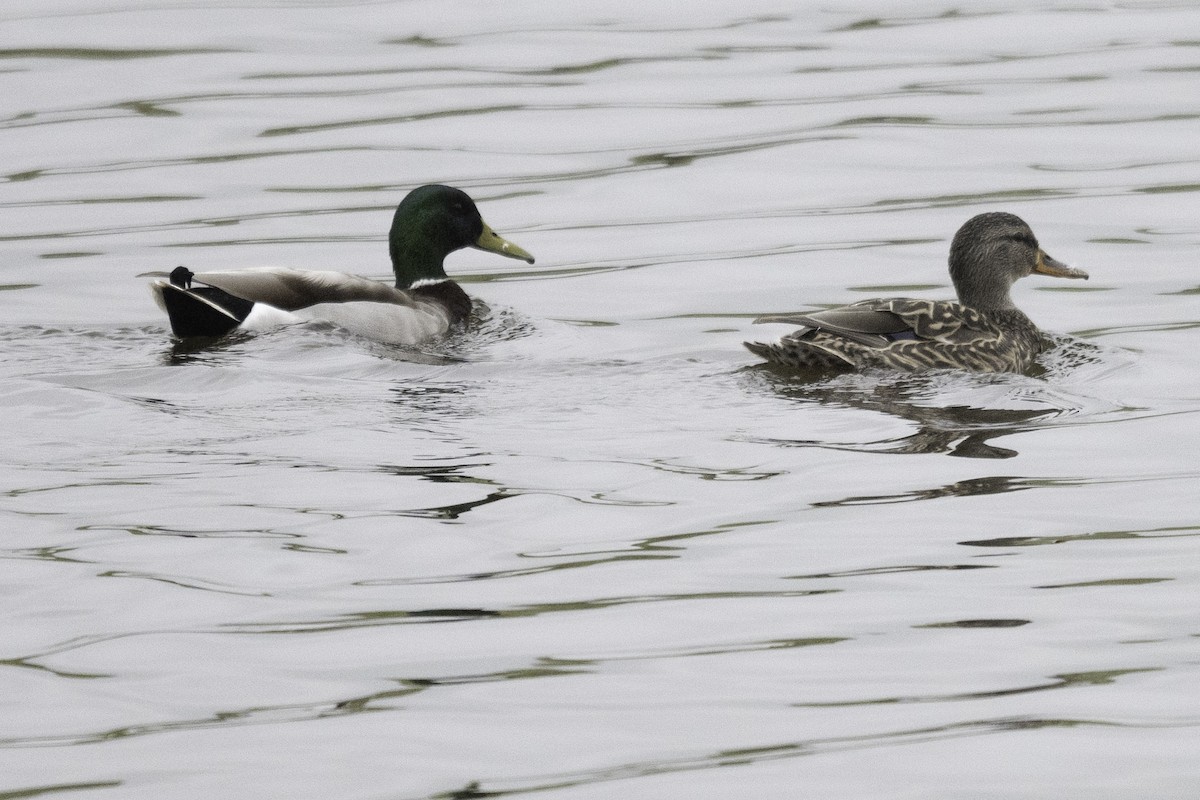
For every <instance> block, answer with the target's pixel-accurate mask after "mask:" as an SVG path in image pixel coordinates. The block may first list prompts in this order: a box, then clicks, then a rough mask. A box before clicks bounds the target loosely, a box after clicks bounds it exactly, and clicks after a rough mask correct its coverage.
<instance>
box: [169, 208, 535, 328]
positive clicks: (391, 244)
mask: <svg viewBox="0 0 1200 800" xmlns="http://www.w3.org/2000/svg"><path fill="white" fill-rule="evenodd" d="M464 247H474V248H477V249H480V250H487V251H489V252H493V253H497V254H499V255H503V256H507V257H510V258H519V259H521V260H523V261H526V262H528V263H531V264H532V263H533V256H531V255H530V254H529V253H527V252H526V251H525V250H523V249H521V248H520V247H518V246H517V245H515V244H513V243H512V242H509V241H507V240H505V239H504V238H502V237H500V236H498V235H497V234H496V233H495V232H494V231H493V230H492V229H491V228H490V227H488V225H487V224H486V223H484V221H483V219H482V218H481V216H480V214H479V210H478V209H477V208H476V206H475V203H474V201H473V200H471V198H470V197H469V196H468V195H467V194H466V193H465V192H462V191H461V190H459V189H454V188H452V187H449V186H441V185H429V186H422V187H419V188H417V189H414V190H413V191H412V192H410V193H409V194H408V196H407V197H405V198H404V200H403V201H402V202H401V203H400V205H399V207H397V209H396V214H395V217H394V218H393V221H392V228H391V231H390V233H389V236H388V249H389V252H390V254H391V259H392V270H393V272H394V273H395V275H396V282H395V285H394V286H390V285H388V284H386V283H382V282H380V281H376V280H372V279H370V278H364V277H361V276H358V275H352V274H348V273H344V272H333V271H327V270H298V269H291V268H287V267H256V268H250V269H244V270H226V271H214V272H192V271H191V270H189V269H187V268H186V267H178V268H176V269H175V270H173V271H172V272H171V274H170V277H169V279H168V280H156V281H154V282H153V283H152V284H151V287H150V288H151V291H152V293H153V294H154V297H155V300H156V301H157V302H158V304H159V306H161V307H162V308H163V309H164V310H165V311H166V313H167V316H168V319H169V320H170V322H171V331H172V333H173V334H174V335H175V336H176V337H178V338H180V339H189V338H195V337H216V336H223V335H225V334H227V333H229V332H231V331H234V330H239V329H240V330H257V329H263V328H267V327H273V326H278V325H287V324H292V323H297V322H305V321H315V320H320V321H325V322H330V323H333V324H335V325H338V326H339V327H342V328H344V329H346V330H347V331H350V332H351V333H355V334H358V335H360V336H364V337H366V338H369V339H372V340H375V341H379V342H384V343H389V344H415V343H417V342H420V341H422V340H424V339H428V338H430V337H433V336H437V335H440V334H443V333H445V332H447V331H448V330H449V329H450V328H451V327H453V326H454V325H456V324H458V323H461V322H462V321H463V320H465V319H466V318H467V317H468V316H469V315H470V313H471V308H472V301H471V298H470V297H469V296H468V295H467V293H466V292H465V291H464V290H463V289H462V287H461V286H459V285H458V284H457V283H455V282H454V281H452V280H450V278H449V277H447V275H446V272H445V268H444V266H443V261H444V259H445V257H446V256H447V255H449V254H450V253H452V252H454V251H455V250H459V249H462V248H464Z"/></svg>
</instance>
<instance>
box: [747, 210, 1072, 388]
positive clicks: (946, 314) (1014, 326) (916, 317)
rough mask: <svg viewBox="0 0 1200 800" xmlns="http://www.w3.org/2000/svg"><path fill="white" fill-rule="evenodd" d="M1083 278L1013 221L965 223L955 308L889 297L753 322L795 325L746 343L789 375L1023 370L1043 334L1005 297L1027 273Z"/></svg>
mask: <svg viewBox="0 0 1200 800" xmlns="http://www.w3.org/2000/svg"><path fill="white" fill-rule="evenodd" d="M1035 272H1036V273H1039V274H1042V275H1052V276H1055V277H1060V278H1086V277H1087V273H1085V272H1083V271H1082V270H1078V269H1074V268H1072V267H1068V266H1067V265H1065V264H1063V263H1061V262H1059V261H1056V260H1055V259H1053V258H1051V257H1050V256H1049V255H1047V254H1046V253H1045V251H1043V250H1042V249H1041V248H1040V247H1039V246H1038V243H1037V239H1036V238H1034V235H1033V231H1032V230H1030V228H1029V226H1028V225H1026V224H1025V222H1024V221H1023V220H1021V218H1020V217H1017V216H1014V215H1012V214H1006V213H1003V212H991V213H987V214H980V215H978V216H975V217H972V218H971V219H970V220H968V221H967V222H966V224H964V225H963V226H962V227H961V228H959V230H958V233H956V234H955V235H954V241H953V242H952V243H951V245H950V277H951V280H952V281H953V282H954V289H955V291H956V293H957V294H958V302H954V301H947V300H915V299H909V298H888V299H879V300H864V301H863V302H861V303H854V304H853V305H849V306H842V307H840V308H832V309H829V310H826V311H815V312H811V313H800V314H782V315H774V316H767V317H760V318H759V319H757V320H755V322H781V323H787V324H793V325H801V326H803V327H801V328H800V329H799V330H797V331H795V332H793V333H790V334H787V335H785V336H783V337H782V338H780V339H779V340H778V341H777V342H772V343H762V342H746V347H747V348H748V349H749V350H750V351H751V352H752V353H754V354H756V355H759V356H761V357H762V358H764V359H766V360H767V361H770V362H772V363H775V364H779V365H781V366H786V367H793V368H796V369H838V370H849V369H864V368H870V367H882V368H890V369H899V370H905V371H909V372H916V371H919V370H926V369H938V368H956V369H967V370H972V371H975V372H1024V371H1026V370H1027V369H1029V367H1030V366H1032V364H1033V360H1034V358H1036V357H1037V355H1038V353H1040V352H1041V351H1042V350H1043V349H1044V348H1045V346H1046V344H1045V343H1046V337H1045V336H1044V335H1043V334H1042V332H1041V331H1039V330H1038V328H1037V326H1036V325H1034V324H1033V321H1032V320H1030V319H1029V317H1027V316H1025V314H1024V313H1022V312H1021V311H1020V310H1019V309H1018V308H1017V307H1016V306H1015V305H1013V302H1012V298H1011V297H1010V296H1009V289H1010V288H1011V287H1012V284H1013V283H1014V282H1016V281H1017V280H1018V279H1020V278H1023V277H1025V276H1026V275H1030V274H1032V273H1035Z"/></svg>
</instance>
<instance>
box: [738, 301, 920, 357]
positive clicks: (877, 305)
mask: <svg viewBox="0 0 1200 800" xmlns="http://www.w3.org/2000/svg"><path fill="white" fill-rule="evenodd" d="M904 302H907V301H897V300H866V301H863V302H861V303H854V304H853V305H848V306H840V307H838V308H830V309H827V310H825V311H812V312H807V313H799V314H773V315H770V316H765V317H759V318H758V319H756V320H754V321H755V322H756V323H758V322H779V323H783V324H786V325H798V326H800V327H803V328H809V329H812V330H820V331H825V332H827V333H830V334H833V335H835V336H840V337H843V338H845V339H849V340H851V341H853V342H858V343H859V344H861V345H865V346H867V347H886V346H887V345H888V343H889V342H894V341H896V340H897V339H912V338H915V336H916V335H917V334H916V328H915V327H914V326H915V325H919V324H920V322H919V320H918V319H909V317H913V316H914V314H913V313H912V312H914V311H916V310H915V309H908V308H903V307H902V308H900V309H898V310H893V308H892V304H893V303H904ZM911 302H921V301H911ZM898 311H899V312H900V313H898ZM905 312H907V313H905ZM916 316H919V313H918V314H917V315H916Z"/></svg>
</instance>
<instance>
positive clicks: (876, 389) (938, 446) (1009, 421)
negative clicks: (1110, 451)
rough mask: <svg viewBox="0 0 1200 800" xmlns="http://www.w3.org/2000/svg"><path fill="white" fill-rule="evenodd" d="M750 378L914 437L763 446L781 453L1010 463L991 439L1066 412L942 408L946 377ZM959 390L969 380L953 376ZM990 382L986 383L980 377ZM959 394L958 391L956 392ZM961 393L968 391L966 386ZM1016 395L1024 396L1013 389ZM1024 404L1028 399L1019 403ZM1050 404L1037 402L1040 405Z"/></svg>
mask: <svg viewBox="0 0 1200 800" xmlns="http://www.w3.org/2000/svg"><path fill="white" fill-rule="evenodd" d="M754 371H755V378H756V379H758V380H760V381H762V382H763V383H766V385H767V386H768V387H769V388H770V389H771V390H772V391H774V392H776V393H778V394H779V395H780V396H781V397H785V398H787V399H789V400H793V401H796V402H799V403H817V404H821V405H824V406H835V407H844V408H857V409H863V410H867V411H879V412H881V413H884V414H889V415H892V416H895V417H898V418H900V419H903V420H907V421H908V422H911V423H913V425H915V426H916V428H917V430H916V432H915V433H912V434H909V435H907V436H903V437H900V438H889V439H884V440H879V441H870V442H831V441H820V440H806V439H783V440H780V439H773V440H763V441H764V443H769V444H776V445H782V446H786V447H822V448H830V449H839V450H851V451H861V452H871V453H903V454H915V453H946V454H948V455H952V456H959V457H963V458H1012V457H1014V456H1016V455H1018V453H1017V451H1016V450H1013V449H1010V448H1006V447H999V446H997V445H993V444H990V440H991V439H995V438H998V437H1001V436H1009V435H1012V434H1015V433H1024V432H1026V431H1030V430H1035V429H1036V428H1037V427H1038V426H1037V424H1036V423H1038V422H1043V421H1048V420H1051V419H1053V418H1055V417H1058V416H1061V415H1062V414H1066V413H1071V412H1072V410H1071V409H1064V408H1061V407H1056V406H1054V407H1050V408H986V407H985V408H975V407H972V406H968V405H960V404H953V405H934V404H936V403H942V402H944V400H942V399H941V398H942V396H943V394H944V392H945V390H946V389H947V386H946V378H947V376H945V375H935V376H932V377H930V376H922V375H915V376H910V375H905V376H903V377H897V376H894V375H886V374H868V375H865V376H864V375H851V376H838V377H836V378H827V377H826V378H821V377H819V376H818V377H817V378H816V379H815V380H814V379H813V378H812V377H807V378H806V377H803V376H800V377H797V376H795V375H793V374H788V373H787V372H785V371H777V370H775V369H773V368H772V367H770V366H767V365H763V366H756V367H755V368H754ZM950 379H951V380H956V381H959V382H960V384H966V383H967V382H969V381H971V380H974V376H967V375H953V376H951V377H950ZM983 380H984V382H989V381H990V380H991V378H990V377H984V378H983ZM959 388H962V386H960V387H959ZM966 388H970V387H969V386H968V387H966ZM1018 392H1020V393H1022V394H1024V393H1025V392H1023V391H1021V390H1020V389H1018ZM1019 399H1020V400H1022V401H1025V402H1028V401H1029V400H1030V399H1037V398H1030V397H1020V398H1019ZM1049 399H1050V398H1047V399H1044V400H1042V401H1041V402H1042V403H1045V402H1046V401H1047V400H1049Z"/></svg>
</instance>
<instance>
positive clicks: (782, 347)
mask: <svg viewBox="0 0 1200 800" xmlns="http://www.w3.org/2000/svg"><path fill="white" fill-rule="evenodd" d="M742 344H743V345H745V347H746V349H747V350H749V351H750V352H751V353H754V355H756V356H758V357H759V358H762V359H764V360H766V361H769V362H771V363H772V364H778V365H780V366H782V367H791V368H792V369H814V370H845V369H847V368H850V367H853V366H854V363H853V362H852V361H850V360H849V359H848V358H846V356H844V355H841V354H840V353H837V352H832V351H829V350H826V349H825V348H823V347H821V346H819V345H815V344H810V343H808V342H804V341H798V340H796V339H793V338H791V337H785V338H784V339H782V340H780V341H778V342H774V343H772V344H766V343H764V342H742Z"/></svg>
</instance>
